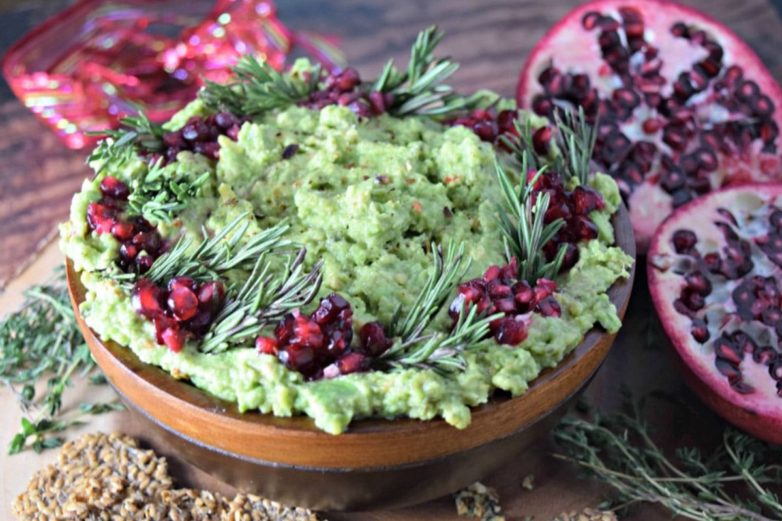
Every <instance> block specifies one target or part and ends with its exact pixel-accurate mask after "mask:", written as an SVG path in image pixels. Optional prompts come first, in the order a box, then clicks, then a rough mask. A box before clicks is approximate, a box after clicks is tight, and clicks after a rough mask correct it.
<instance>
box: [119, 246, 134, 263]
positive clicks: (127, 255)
mask: <svg viewBox="0 0 782 521" xmlns="http://www.w3.org/2000/svg"><path fill="white" fill-rule="evenodd" d="M136 255H138V247H136V246H134V245H133V244H129V243H127V242H126V243H123V244H122V245H120V247H119V256H120V259H122V261H123V262H125V263H126V264H130V262H131V261H132V260H133V259H135V258H136Z"/></svg>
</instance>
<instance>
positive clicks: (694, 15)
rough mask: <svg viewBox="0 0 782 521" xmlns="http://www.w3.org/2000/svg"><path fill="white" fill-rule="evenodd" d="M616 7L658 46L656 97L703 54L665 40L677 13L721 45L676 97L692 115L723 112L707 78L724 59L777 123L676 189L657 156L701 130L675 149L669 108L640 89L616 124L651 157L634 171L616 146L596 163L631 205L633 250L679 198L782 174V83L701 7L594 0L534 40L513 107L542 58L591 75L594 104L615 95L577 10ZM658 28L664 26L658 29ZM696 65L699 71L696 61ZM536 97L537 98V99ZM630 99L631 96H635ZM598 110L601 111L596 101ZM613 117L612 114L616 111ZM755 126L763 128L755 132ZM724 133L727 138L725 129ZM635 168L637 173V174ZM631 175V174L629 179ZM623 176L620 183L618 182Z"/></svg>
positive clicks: (528, 100)
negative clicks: (639, 21)
mask: <svg viewBox="0 0 782 521" xmlns="http://www.w3.org/2000/svg"><path fill="white" fill-rule="evenodd" d="M620 7H627V8H630V9H632V10H636V11H637V12H639V13H640V14H641V15H642V17H643V28H644V30H645V31H647V32H648V31H651V32H652V33H654V34H653V35H652V37H651V39H649V37H648V36H647V35H646V34H644V38H646V39H647V40H648V43H651V44H652V47H655V48H657V47H659V48H657V51H659V54H655V58H654V59H655V60H657V62H662V66H661V67H660V68H659V70H660V74H661V75H662V76H664V77H665V79H666V81H667V83H666V84H665V85H664V86H662V87H660V93H661V94H656V95H657V96H658V97H660V96H661V95H662V98H665V99H666V101H667V99H668V97H669V96H671V97H672V96H673V94H672V92H673V90H672V89H673V88H674V83H675V81H676V80H677V78H679V74H680V73H681V72H682V71H691V70H692V65H693V64H695V63H697V62H699V60H701V59H703V58H704V56H705V55H706V51H705V50H704V48H702V47H700V46H698V45H697V44H694V43H692V42H684V41H679V42H673V43H671V38H670V37H669V36H670V35H671V33H670V28H671V27H672V24H673V23H674V22H676V21H682V22H684V23H685V24H687V25H688V26H691V27H692V29H691V31H692V33H695V32H698V31H699V30H701V29H702V30H703V31H705V33H706V34H707V35H708V36H709V37H713V38H714V41H716V43H718V44H719V46H720V47H721V51H724V59H722V58H721V62H720V66H721V68H719V69H718V73H717V76H716V77H713V78H709V79H708V81H707V84H706V85H707V87H706V88H705V90H703V91H702V92H701V91H698V92H696V93H695V94H693V95H691V97H690V98H688V99H687V101H686V102H682V103H684V107H685V108H690V109H692V110H691V112H693V113H694V114H695V115H696V118H695V119H696V120H698V119H699V118H701V117H702V116H703V115H704V114H712V115H714V114H720V113H723V112H725V111H726V109H725V108H724V107H723V105H719V104H718V103H717V101H715V99H717V96H716V94H715V92H716V91H715V90H714V84H715V83H716V82H717V81H720V80H723V79H724V78H725V77H726V71H727V69H728V68H729V67H730V66H732V65H739V66H740V67H741V68H742V69H743V71H744V72H743V74H744V76H743V79H745V80H752V81H754V82H755V83H756V84H757V86H759V88H760V94H765V95H766V96H767V97H768V99H769V100H770V101H772V103H773V105H772V111H773V113H771V115H770V116H769V124H772V123H773V125H774V126H775V128H776V130H775V131H774V132H773V139H772V141H773V145H774V147H772V148H773V149H769V150H762V149H763V148H764V146H763V144H761V143H760V142H759V141H760V140H759V139H755V140H754V141H752V142H751V143H750V144H749V145H739V146H736V147H735V150H732V151H731V152H730V153H725V152H722V151H719V150H717V149H714V150H715V152H716V154H717V162H716V164H715V163H714V158H713V157H712V158H710V159H709V163H710V164H711V166H710V167H709V169H708V173H706V172H705V171H704V172H703V176H702V178H701V179H700V181H701V183H700V184H699V185H697V183H696V182H695V181H696V180H695V179H689V181H690V182H691V184H688V185H687V190H686V191H684V190H680V191H678V192H677V191H676V189H675V188H664V185H666V182H665V179H666V175H667V174H669V173H670V171H669V170H667V168H666V167H662V166H661V164H662V161H661V156H662V155H663V154H669V155H672V156H674V158H675V163H676V164H677V165H678V166H682V165H683V162H682V161H680V159H681V158H683V157H684V156H685V155H688V154H690V153H694V152H695V151H696V150H695V149H696V148H697V146H698V145H697V143H701V139H704V137H702V134H705V132H704V133H701V134H696V135H695V137H690V138H687V139H689V141H688V143H689V145H688V147H689V148H687V150H686V151H677V150H675V149H674V148H673V147H669V145H668V144H667V142H666V138H665V135H666V131H667V129H666V128H665V126H666V125H667V124H668V123H669V122H671V121H673V120H674V119H675V118H674V117H673V115H671V114H667V115H665V116H664V117H662V118H661V117H659V116H660V112H657V111H655V110H649V106H648V104H649V103H650V102H649V101H648V100H646V99H645V98H644V97H643V96H641V99H640V103H639V104H638V105H636V108H633V109H631V113H632V116H631V117H630V118H629V119H628V120H622V121H621V122H619V129H620V130H621V131H622V132H623V133H624V135H625V136H629V138H630V140H631V144H632V145H636V144H638V143H642V142H646V143H649V142H650V143H652V144H654V145H655V146H656V149H655V151H654V152H653V153H652V156H654V157H653V159H652V160H651V161H650V163H649V164H648V165H647V166H645V167H644V171H645V173H644V172H639V171H638V169H637V168H638V166H637V164H634V163H633V161H629V164H628V162H627V158H628V157H631V156H632V153H627V154H623V155H621V156H620V157H617V158H614V160H613V161H608V160H605V161H603V162H602V163H601V164H600V167H601V169H603V170H605V171H607V173H610V174H611V175H612V176H614V177H615V179H617V180H618V182H619V183H620V187H622V189H623V190H622V191H623V196H624V197H625V200H626V202H627V204H628V207H629V209H630V213H631V220H632V223H633V229H634V232H635V237H636V242H637V245H638V249H639V253H645V252H646V250H647V248H648V244H649V241H650V239H651V237H652V235H653V234H654V231H655V230H656V228H657V227H658V226H659V225H660V224H661V222H662V221H663V220H664V218H665V217H666V216H667V215H669V214H670V213H671V212H672V211H673V210H674V209H675V208H676V207H678V206H679V205H681V204H685V203H686V201H687V200H688V199H690V198H695V197H697V196H699V195H700V194H702V193H705V192H708V191H711V190H714V189H718V188H720V187H722V186H731V185H736V184H742V183H755V182H779V181H782V160H780V154H779V149H780V145H781V144H782V140H780V137H779V129H780V128H782V89H780V86H779V85H778V84H777V82H776V81H775V80H774V78H773V76H772V75H771V74H770V73H769V71H768V70H767V69H766V67H765V66H764V65H763V63H762V61H761V60H760V59H759V58H758V56H757V55H756V53H755V52H754V51H753V50H752V49H751V48H750V47H749V45H747V44H746V43H745V42H744V41H742V40H741V38H739V37H738V36H737V35H735V34H734V33H733V32H732V31H731V30H730V29H728V28H726V27H725V26H724V25H723V24H721V23H720V22H719V21H717V20H715V19H714V18H712V17H710V16H708V15H706V14H704V13H701V12H699V11H697V10H695V9H692V8H690V7H686V6H683V5H680V4H678V3H676V2H672V1H668V0H643V1H641V0H594V1H591V2H586V3H584V4H581V5H579V6H578V7H576V8H574V9H573V10H572V11H570V12H569V13H568V14H566V15H565V16H564V17H563V18H562V19H561V20H560V21H559V22H557V23H556V24H555V25H554V26H553V27H552V28H551V29H550V30H549V31H548V32H547V33H546V34H545V35H544V37H543V38H542V39H541V40H539V41H538V43H537V44H536V46H535V47H534V49H533V50H532V52H531V53H530V54H529V56H528V58H527V61H526V62H525V65H524V67H523V69H522V71H521V74H520V78H519V83H518V86H517V91H516V99H517V102H518V105H519V107H520V108H524V109H532V110H534V109H535V108H536V103H535V102H536V97H537V96H538V95H539V94H541V93H542V92H543V90H544V87H543V86H542V85H541V83H540V81H539V76H540V74H541V72H542V71H544V70H545V69H546V68H547V67H548V66H549V65H553V67H554V68H557V69H560V71H561V72H562V73H567V72H570V73H573V74H576V73H578V74H581V75H584V76H587V77H588V78H589V79H590V80H591V83H590V84H588V85H589V87H590V88H592V89H596V90H597V92H598V95H599V101H598V102H595V101H594V99H593V98H589V99H590V101H589V103H592V104H593V106H599V105H600V103H601V102H602V101H604V100H609V101H610V100H611V99H614V100H616V99H617V98H616V97H613V98H612V90H613V89H616V88H617V86H618V84H617V83H615V81H617V78H618V77H619V76H618V75H617V74H616V73H614V72H613V71H611V70H610V68H609V65H608V64H607V62H606V61H605V59H604V58H603V56H602V55H601V46H600V45H599V44H598V37H599V35H600V32H601V30H602V28H601V27H600V26H599V25H598V26H596V27H595V28H593V29H590V30H587V29H585V28H584V25H583V24H584V16H585V15H586V14H587V13H590V12H598V13H601V14H602V13H607V14H611V15H616V13H617V12H618V11H619V8H620ZM663 32H664V33H665V34H662V33H663ZM693 40H694V39H693ZM664 41H665V42H664ZM638 54H639V53H636V54H633V55H632V60H630V61H631V62H633V63H635V62H636V61H637V60H635V59H636V58H638ZM552 60H553V64H552ZM651 60H652V59H651V58H650V61H651ZM606 71H608V72H606ZM701 71H702V72H703V69H701ZM631 75H632V77H633V81H636V80H637V78H638V77H639V76H638V75H639V73H638V72H636V71H634V70H633V71H631ZM563 76H565V74H563ZM560 79H561V78H560ZM563 83H566V84H567V85H568V86H569V87H570V85H571V83H568V82H562V81H560V82H559V83H557V84H556V85H557V88H559V85H560V84H563ZM634 87H635V86H634ZM617 90H619V89H617ZM642 91H644V89H643V88H642V87H641V86H637V88H636V90H635V92H636V94H639V93H641V92H642ZM554 98H556V99H557V100H558V101H559V100H560V99H562V97H561V96H559V95H557V96H554ZM565 98H567V96H565ZM537 101H538V105H540V100H537ZM635 101H636V102H638V100H635ZM691 102H692V103H693V104H691ZM545 105H546V106H547V107H549V108H550V107H551V106H553V105H552V102H551V101H550V100H549V99H547V100H545ZM676 108H677V107H676V106H674V108H673V109H672V113H674V114H675V113H676ZM774 109H775V110H774ZM600 112H601V114H603V111H602V109H601V110H600ZM739 113H740V111H738V109H731V112H730V116H731V117H733V116H734V115H736V114H739ZM709 118H717V119H719V118H722V116H720V115H716V116H708V117H707V118H706V119H709ZM609 119H610V118H606V117H605V116H604V114H603V115H601V117H600V122H601V126H602V123H606V122H607V121H609ZM727 119H731V118H726V119H725V120H722V119H719V120H720V121H726V120H727ZM615 121H619V119H617V120H615ZM699 125H700V126H701V128H706V125H702V124H701V123H699ZM686 128H688V129H689V128H690V126H689V124H687V125H686ZM769 128H770V127H769ZM759 134H761V135H763V133H762V132H760V133H759ZM668 135H669V136H670V135H671V134H670V133H669V134H668ZM731 139H733V138H732V137H731ZM599 142H600V138H598V146H599ZM733 144H734V143H733V142H732V141H731V143H730V145H731V146H733ZM742 147H743V148H742ZM630 152H632V150H631V151H630ZM598 155H599V151H598V150H596V154H595V157H596V158H597V157H598ZM639 174H640V177H638V176H639ZM634 176H635V180H634V181H632V182H631V181H629V179H631V178H634ZM623 183H625V186H622V185H623ZM682 196H683V197H682Z"/></svg>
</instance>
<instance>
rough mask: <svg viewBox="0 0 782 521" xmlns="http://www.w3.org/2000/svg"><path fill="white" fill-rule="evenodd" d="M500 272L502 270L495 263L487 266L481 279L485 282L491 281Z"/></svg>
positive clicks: (497, 276) (498, 275)
mask: <svg viewBox="0 0 782 521" xmlns="http://www.w3.org/2000/svg"><path fill="white" fill-rule="evenodd" d="M501 274H502V270H501V269H500V267H499V266H497V265H491V266H489V267H488V269H487V270H486V272H485V273H484V274H483V280H485V281H486V282H491V281H493V280H494V279H497V278H499V277H500V275H501Z"/></svg>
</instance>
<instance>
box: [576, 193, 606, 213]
mask: <svg viewBox="0 0 782 521" xmlns="http://www.w3.org/2000/svg"><path fill="white" fill-rule="evenodd" d="M572 197H573V207H574V209H575V211H576V214H577V215H587V214H588V213H589V212H592V211H594V210H601V209H603V208H604V207H605V203H604V202H603V198H602V197H601V196H600V194H599V193H597V192H596V191H594V190H592V189H591V188H585V187H583V186H577V187H576V188H575V190H573V195H572Z"/></svg>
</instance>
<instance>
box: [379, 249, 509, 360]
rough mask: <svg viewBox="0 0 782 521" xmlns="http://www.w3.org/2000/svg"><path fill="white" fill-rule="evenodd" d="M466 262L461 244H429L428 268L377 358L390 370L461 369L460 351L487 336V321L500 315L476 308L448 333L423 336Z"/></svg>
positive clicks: (446, 299) (461, 315)
mask: <svg viewBox="0 0 782 521" xmlns="http://www.w3.org/2000/svg"><path fill="white" fill-rule="evenodd" d="M469 265H470V262H469V260H468V259H466V258H465V256H464V244H461V245H459V246H458V247H457V246H455V245H454V244H453V243H451V244H449V245H448V247H447V248H446V250H445V251H443V248H442V246H440V245H434V244H433V245H432V268H431V271H430V273H429V277H428V279H427V281H426V283H425V284H424V286H423V288H422V289H421V292H420V293H419V294H418V297H417V298H416V300H415V302H414V303H413V305H412V307H411V308H410V311H408V313H407V315H406V316H405V318H404V319H402V320H395V321H394V323H393V324H392V326H391V328H390V336H393V337H395V342H394V344H393V345H392V346H391V348H389V349H388V351H386V352H385V353H383V355H382V357H381V358H380V359H379V363H380V364H381V365H390V366H391V367H420V368H429V369H435V370H438V371H441V372H448V371H453V370H460V369H463V368H464V358H463V356H462V355H463V352H464V350H465V349H468V348H469V347H470V346H474V345H476V344H477V343H479V342H480V341H481V340H483V339H484V338H486V336H487V335H488V334H489V322H491V321H492V320H494V319H496V318H498V317H499V316H500V315H493V316H489V317H481V316H478V314H477V308H476V307H475V306H473V308H472V309H471V310H470V311H469V312H468V313H465V312H464V311H465V310H464V306H462V310H461V312H460V314H459V320H458V322H457V323H456V325H455V326H454V328H453V330H452V331H451V332H450V333H426V329H427V328H428V327H429V325H430V324H431V323H432V320H433V319H434V318H435V316H436V315H437V314H438V312H439V311H440V310H441V309H442V308H443V306H444V305H445V304H446V303H447V302H448V299H449V297H451V296H452V295H453V293H454V290H455V289H456V286H457V285H458V284H459V282H460V281H461V279H462V278H463V277H464V275H465V273H466V272H467V270H468V269H469Z"/></svg>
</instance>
